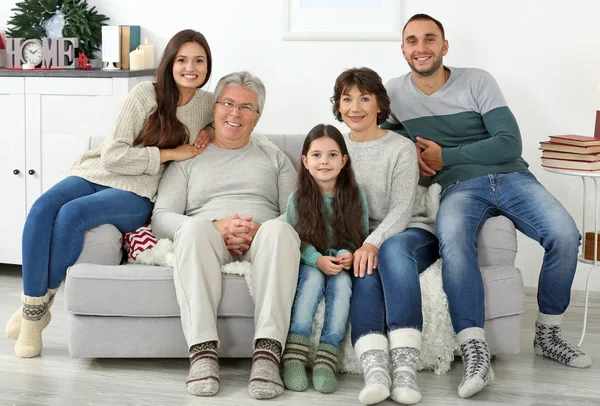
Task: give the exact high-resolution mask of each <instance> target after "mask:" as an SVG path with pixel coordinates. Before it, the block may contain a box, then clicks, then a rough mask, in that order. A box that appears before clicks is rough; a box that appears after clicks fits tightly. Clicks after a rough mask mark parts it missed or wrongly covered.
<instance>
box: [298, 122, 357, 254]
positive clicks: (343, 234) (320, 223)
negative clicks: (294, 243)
mask: <svg viewBox="0 0 600 406" xmlns="http://www.w3.org/2000/svg"><path fill="white" fill-rule="evenodd" d="M321 137H329V138H331V139H332V140H334V141H335V142H336V143H337V144H338V146H339V148H340V152H341V153H342V156H344V155H346V156H347V157H348V160H347V161H346V165H344V167H343V168H342V170H341V171H340V173H339V175H338V177H337V179H336V182H335V195H334V197H333V202H332V212H333V216H332V218H331V232H332V236H333V241H334V244H335V247H336V248H345V249H348V250H350V251H353V250H355V249H357V248H358V247H360V246H361V245H362V243H363V241H364V239H365V238H366V235H365V232H366V230H363V227H362V218H363V215H364V208H363V206H362V199H361V197H360V191H359V188H358V184H357V183H356V178H355V177H354V171H353V170H352V161H351V159H350V155H349V154H348V148H347V147H346V142H345V141H344V137H343V136H342V134H341V133H340V131H339V130H338V129H337V128H335V127H334V126H332V125H325V124H319V125H317V126H315V127H314V128H313V129H312V130H310V132H309V133H308V135H307V136H306V138H305V139H304V145H303V146H302V155H304V156H306V155H307V154H308V151H309V150H310V145H311V144H312V142H313V141H314V140H317V139H319V138H321ZM295 205H296V231H297V232H298V235H299V236H300V240H302V241H304V242H307V243H309V244H311V245H313V246H314V247H315V248H316V249H317V250H318V251H319V252H325V250H327V249H328V248H332V247H330V246H329V238H328V227H327V220H326V217H325V207H324V206H325V205H324V203H323V195H322V193H321V190H320V189H319V186H318V185H317V183H316V182H315V180H314V179H313V177H312V176H311V174H310V172H309V171H308V169H306V167H305V166H304V165H301V168H300V171H299V173H298V190H297V191H296V196H295Z"/></svg>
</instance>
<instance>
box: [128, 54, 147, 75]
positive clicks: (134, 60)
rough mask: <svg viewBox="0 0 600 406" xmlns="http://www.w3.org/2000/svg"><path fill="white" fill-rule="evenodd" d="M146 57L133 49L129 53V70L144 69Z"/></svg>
mask: <svg viewBox="0 0 600 406" xmlns="http://www.w3.org/2000/svg"><path fill="white" fill-rule="evenodd" d="M145 59H146V56H145V54H144V51H142V50H141V49H134V50H133V51H131V52H130V53H129V69H130V70H142V69H144V68H145Z"/></svg>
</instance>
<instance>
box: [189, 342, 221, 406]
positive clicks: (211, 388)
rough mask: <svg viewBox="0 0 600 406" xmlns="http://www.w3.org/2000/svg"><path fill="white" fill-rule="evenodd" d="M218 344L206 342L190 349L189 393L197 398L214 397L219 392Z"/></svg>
mask: <svg viewBox="0 0 600 406" xmlns="http://www.w3.org/2000/svg"><path fill="white" fill-rule="evenodd" d="M219 383H220V381H219V358H218V357H217V342H216V341H206V342H203V343H200V344H196V345H192V346H191V347H190V372H189V374H188V376H187V380H186V381H185V386H186V387H187V391H188V392H189V393H191V394H192V395H196V396H213V395H215V394H216V393H217V392H218V391H219Z"/></svg>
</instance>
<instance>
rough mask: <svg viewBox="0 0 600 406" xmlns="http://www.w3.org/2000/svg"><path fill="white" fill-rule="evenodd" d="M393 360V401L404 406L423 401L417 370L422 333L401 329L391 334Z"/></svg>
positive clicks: (410, 329)
mask: <svg viewBox="0 0 600 406" xmlns="http://www.w3.org/2000/svg"><path fill="white" fill-rule="evenodd" d="M390 353H391V358H392V367H393V373H392V394H391V396H392V399H393V400H395V401H396V402H398V403H400V404H403V405H414V404H415V403H418V402H419V401H420V400H421V391H420V390H419V386H418V385H417V378H416V370H417V365H418V364H419V355H420V353H421V332H420V331H419V330H416V329H412V328H400V329H397V330H394V331H391V332H390Z"/></svg>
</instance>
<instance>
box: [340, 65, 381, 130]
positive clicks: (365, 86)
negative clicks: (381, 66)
mask: <svg viewBox="0 0 600 406" xmlns="http://www.w3.org/2000/svg"><path fill="white" fill-rule="evenodd" d="M354 85H356V86H357V87H358V89H359V90H360V91H361V92H363V93H370V94H374V95H375V98H376V99H377V106H379V110H380V112H379V113H378V114H377V124H378V125H379V124H381V123H383V122H385V120H387V118H388V117H389V115H390V97H389V96H388V94H387V91H386V90H385V86H383V82H382V81H381V77H380V76H379V75H378V74H377V72H375V71H374V70H373V69H369V68H352V69H348V70H345V71H344V72H342V73H341V74H340V75H339V76H338V77H337V79H336V80H335V85H334V86H333V97H331V103H332V104H333V115H334V116H335V118H336V119H337V120H338V121H342V115H341V113H340V111H339V110H340V100H341V98H342V95H343V94H344V93H345V92H347V91H348V90H349V89H350V88H351V87H352V86H354Z"/></svg>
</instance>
